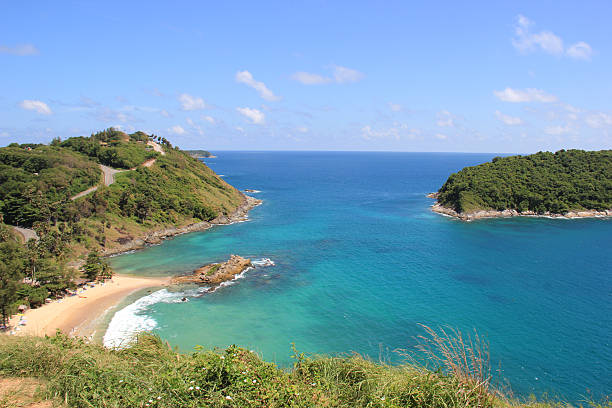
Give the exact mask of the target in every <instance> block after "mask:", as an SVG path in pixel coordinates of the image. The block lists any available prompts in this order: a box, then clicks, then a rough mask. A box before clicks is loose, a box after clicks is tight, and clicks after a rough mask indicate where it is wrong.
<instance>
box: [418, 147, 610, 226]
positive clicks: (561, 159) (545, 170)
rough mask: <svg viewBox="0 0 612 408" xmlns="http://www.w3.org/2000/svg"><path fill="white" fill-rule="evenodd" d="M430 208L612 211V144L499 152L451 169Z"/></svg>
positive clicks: (492, 213) (513, 212)
mask: <svg viewBox="0 0 612 408" xmlns="http://www.w3.org/2000/svg"><path fill="white" fill-rule="evenodd" d="M428 197H430V198H435V199H437V201H436V203H435V204H434V205H433V206H432V210H433V211H435V212H437V213H440V214H444V215H448V216H452V217H456V218H459V219H461V220H464V221H470V220H474V219H479V218H493V217H513V216H543V217H564V218H583V217H607V216H612V150H601V151H584V150H559V151H558V152H555V153H550V152H538V153H536V154H532V155H528V156H521V155H518V156H510V157H495V158H494V159H493V160H492V161H491V162H490V163H484V164H480V165H478V166H473V167H466V168H464V169H462V170H461V171H459V172H458V173H454V174H451V175H450V177H449V178H448V180H447V181H446V182H445V183H444V185H443V186H442V187H441V188H440V190H439V191H438V192H437V193H431V194H429V195H428Z"/></svg>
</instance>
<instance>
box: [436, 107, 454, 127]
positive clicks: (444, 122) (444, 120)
mask: <svg viewBox="0 0 612 408" xmlns="http://www.w3.org/2000/svg"><path fill="white" fill-rule="evenodd" d="M454 119H455V117H454V116H453V115H452V114H451V113H450V112H449V111H447V110H443V111H440V112H438V121H437V122H436V123H437V124H438V126H440V127H455V121H454Z"/></svg>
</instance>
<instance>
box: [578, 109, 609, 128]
mask: <svg viewBox="0 0 612 408" xmlns="http://www.w3.org/2000/svg"><path fill="white" fill-rule="evenodd" d="M585 122H586V124H587V125H588V126H589V127H592V128H594V129H600V128H603V127H606V126H612V116H611V115H608V114H606V113H603V112H598V113H593V114H591V115H589V116H587V117H586V119H585Z"/></svg>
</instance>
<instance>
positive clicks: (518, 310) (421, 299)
mask: <svg viewBox="0 0 612 408" xmlns="http://www.w3.org/2000/svg"><path fill="white" fill-rule="evenodd" d="M219 156H220V157H219V158H218V159H212V160H208V161H207V163H208V164H209V165H210V166H211V167H212V168H213V169H214V170H215V171H216V172H217V173H218V174H223V175H225V179H226V180H227V181H228V182H230V183H231V184H233V185H234V186H236V187H238V188H241V189H244V188H253V189H257V190H261V193H259V194H257V195H256V196H257V197H258V198H261V199H263V200H264V204H263V205H261V206H259V207H257V208H256V209H254V210H253V211H252V212H251V214H250V218H251V221H250V222H245V223H239V224H234V225H230V226H223V227H215V228H213V229H212V230H209V231H206V232H201V233H192V234H187V235H183V236H179V237H176V238H175V239H172V240H168V241H166V242H165V243H164V244H162V245H160V246H155V247H151V248H148V249H146V250H144V251H140V252H137V253H133V254H127V255H123V256H119V257H115V258H112V261H111V263H112V266H113V267H114V268H115V270H117V271H118V272H122V273H133V274H140V275H168V274H175V273H181V272H186V271H191V270H193V269H194V268H196V267H198V266H201V265H203V264H205V263H208V262H212V261H221V260H224V259H227V258H228V257H229V255H230V254H239V255H242V256H245V257H252V258H262V257H268V258H271V259H272V260H274V261H275V262H276V266H275V267H270V268H257V269H254V270H252V271H249V272H248V273H247V274H246V276H245V278H244V279H240V280H238V281H236V283H235V284H234V285H232V286H228V287H224V288H222V289H220V290H218V291H216V292H215V293H212V294H207V295H204V296H201V294H200V293H198V292H197V290H193V289H190V290H188V291H187V292H185V293H187V295H188V297H189V299H190V301H189V302H179V301H178V300H179V298H180V297H182V296H183V292H181V293H178V294H176V293H175V294H172V293H168V292H167V291H165V290H164V291H161V292H156V293H155V294H153V295H149V296H148V297H146V298H143V299H141V300H139V301H138V302H137V303H135V304H133V305H132V306H131V309H124V310H123V311H122V312H119V313H120V314H118V315H117V316H119V317H118V318H116V319H114V320H113V322H114V323H115V325H113V323H111V329H109V330H110V331H109V336H112V335H115V337H116V336H117V335H119V334H121V333H122V330H124V331H126V330H127V332H129V331H130V330H131V329H134V328H139V327H140V328H145V329H151V330H153V331H154V332H156V333H159V334H160V335H161V336H162V337H163V338H165V339H167V340H169V341H170V343H171V344H173V345H177V346H179V347H180V348H181V349H182V350H184V351H189V350H191V349H192V348H193V346H194V345H197V344H200V345H204V346H207V347H212V346H219V347H224V346H227V345H230V344H234V343H235V344H239V345H243V346H246V347H249V348H251V349H254V350H257V351H258V352H260V353H261V354H263V357H264V358H265V359H268V360H272V361H276V362H277V363H278V364H280V365H289V364H290V363H291V361H290V355H291V346H290V343H291V342H295V343H296V346H297V348H298V349H299V350H300V351H305V352H308V353H337V352H350V351H357V352H359V353H364V354H367V355H369V356H371V357H373V358H375V359H378V358H382V359H385V360H391V361H398V356H397V355H396V354H395V353H394V352H393V350H394V349H398V348H404V349H406V348H407V349H411V348H413V347H414V345H415V344H416V340H415V336H418V335H420V334H423V332H422V329H421V328H420V327H419V326H418V323H423V324H426V325H429V326H437V325H450V326H452V327H456V328H459V329H462V330H465V331H470V330H473V329H476V330H478V332H479V333H480V334H482V335H484V336H486V338H487V339H488V340H489V342H490V348H491V354H492V359H493V363H494V366H495V368H496V369H497V368H500V370H501V371H500V372H499V373H497V376H498V378H501V377H503V378H506V379H508V380H509V381H510V383H511V385H512V389H513V391H514V392H515V393H516V394H518V395H523V396H526V395H528V394H530V393H535V394H536V395H541V394H542V393H544V392H548V393H550V394H552V395H558V396H561V397H563V398H567V399H569V400H572V401H577V400H580V399H581V398H582V396H585V395H591V396H594V397H596V398H598V397H601V396H602V395H603V394H608V393H610V392H612V375H611V374H612V372H611V369H610V367H611V366H612V349H611V347H610V339H611V337H612V274H611V267H612V251H611V250H610V247H611V244H612V220H610V219H583V220H551V219H534V218H520V219H495V220H480V221H475V222H471V223H465V222H460V221H457V220H454V219H450V218H446V217H443V216H440V215H437V214H434V213H432V212H431V211H430V210H429V206H430V205H431V204H432V200H430V199H428V198H426V197H425V194H426V193H429V192H431V191H435V190H437V189H438V188H439V186H441V184H442V183H443V182H444V181H445V180H446V178H447V177H448V175H449V174H450V173H452V172H454V171H457V170H459V169H461V168H462V167H464V166H467V165H474V164H478V163H482V162H484V161H488V160H490V159H491V158H492V157H493V156H494V155H493V154H488V155H487V154H445V153H331V152H330V153H314V152H300V153H297V152H290V153H289V152H273V153H272V152H223V153H220V154H219ZM127 326H130V327H131V329H130V327H127ZM113 333H114V334H113Z"/></svg>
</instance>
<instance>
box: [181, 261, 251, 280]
mask: <svg viewBox="0 0 612 408" xmlns="http://www.w3.org/2000/svg"><path fill="white" fill-rule="evenodd" d="M251 266H252V265H251V260H250V259H245V258H243V257H241V256H238V255H232V256H231V257H230V259H229V260H228V261H226V262H223V263H215V264H209V265H204V266H202V267H201V268H198V269H196V270H195V271H194V272H193V274H191V275H187V276H177V277H175V278H173V279H172V283H174V284H180V283H195V284H198V285H211V286H218V285H220V284H221V283H223V282H227V281H231V280H232V279H234V278H235V277H236V276H237V275H240V274H241V273H242V272H244V271H245V269H247V268H249V267H251Z"/></svg>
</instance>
